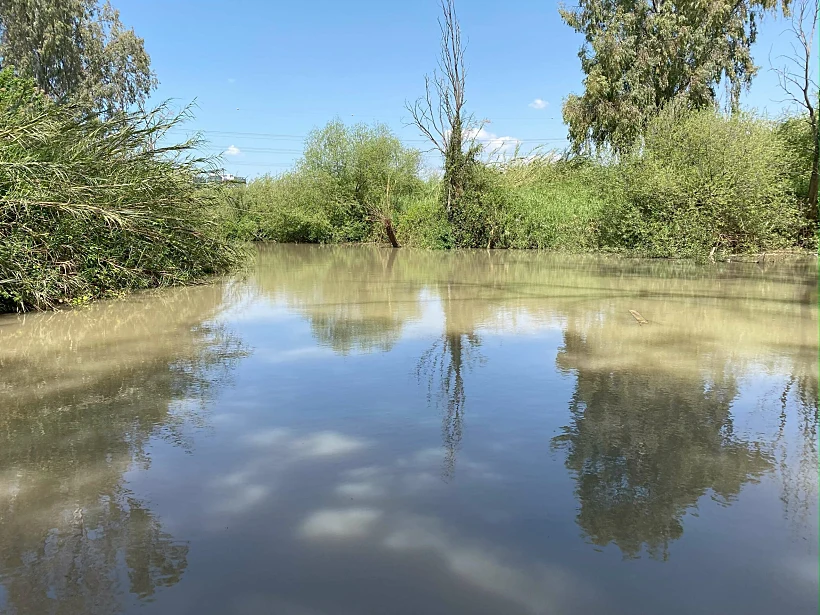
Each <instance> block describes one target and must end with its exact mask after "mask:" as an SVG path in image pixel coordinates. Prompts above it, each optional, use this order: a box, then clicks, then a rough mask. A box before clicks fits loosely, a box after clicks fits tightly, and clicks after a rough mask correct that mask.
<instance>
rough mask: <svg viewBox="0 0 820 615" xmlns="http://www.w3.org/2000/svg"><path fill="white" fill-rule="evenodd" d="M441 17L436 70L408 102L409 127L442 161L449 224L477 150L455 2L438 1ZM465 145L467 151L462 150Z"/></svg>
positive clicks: (475, 127) (463, 47)
mask: <svg viewBox="0 0 820 615" xmlns="http://www.w3.org/2000/svg"><path fill="white" fill-rule="evenodd" d="M440 1H441V10H442V16H441V17H440V18H439V20H438V22H439V27H440V28H441V49H440V53H439V59H438V68H437V69H436V70H434V71H433V75H432V76H430V75H425V76H424V92H425V95H424V96H423V97H421V98H419V99H418V100H416V101H415V102H414V103H412V104H411V103H407V104H406V107H407V110H408V111H409V112H410V115H411V117H412V124H414V125H415V126H417V127H418V129H419V130H420V131H421V134H422V135H424V136H425V137H427V138H428V139H430V141H431V142H432V143H433V146H434V148H435V149H436V150H438V151H439V152H440V153H441V155H442V157H443V158H444V186H445V192H444V201H445V206H446V209H447V215H448V217H449V218H450V220H451V221H452V219H453V213H454V209H455V208H457V207H458V202H459V200H460V198H461V197H462V195H463V194H464V188H465V171H466V167H467V165H468V164H469V163H470V162H471V161H473V160H474V159H475V157H476V155H477V154H478V152H479V151H480V148H479V147H478V146H477V145H476V142H475V137H476V135H477V133H478V130H477V128H478V125H477V123H476V122H475V120H474V119H473V117H472V116H471V115H468V114H467V113H466V112H465V109H464V105H465V97H464V84H465V74H466V71H465V67H464V51H465V46H464V45H463V44H462V42H461V28H460V27H459V23H458V18H457V16H456V8H455V0H440ZM465 145H466V150H465Z"/></svg>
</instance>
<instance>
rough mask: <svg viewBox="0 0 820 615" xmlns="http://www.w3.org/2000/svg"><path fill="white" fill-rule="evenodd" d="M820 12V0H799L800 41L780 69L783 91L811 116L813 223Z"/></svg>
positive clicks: (795, 21) (794, 22) (795, 27)
mask: <svg viewBox="0 0 820 615" xmlns="http://www.w3.org/2000/svg"><path fill="white" fill-rule="evenodd" d="M819 9H820V4H819V3H818V0H797V1H796V2H795V3H794V4H793V6H792V10H791V23H790V25H789V28H788V29H787V31H788V32H790V33H791V34H792V35H793V36H794V38H795V39H796V40H795V41H793V42H792V43H791V46H792V54H791V55H788V56H781V57H782V58H783V59H784V65H783V67H782V68H776V69H775V72H776V73H777V76H778V80H779V82H780V87H781V89H782V90H783V91H784V92H785V93H786V95H787V98H786V100H787V101H790V102H792V103H794V104H796V105H797V107H798V108H799V109H803V110H805V111H806V113H807V116H808V117H807V121H808V122H809V129H810V133H811V138H812V147H813V151H812V165H811V177H810V179H809V190H808V206H809V215H810V216H811V219H812V220H817V183H818V162H820V143H818V130H817V119H818V118H817V111H818V110H817V100H818V92H820V88H818V84H817V81H816V80H815V76H816V71H815V70H812V67H811V63H812V44H813V43H814V37H815V34H816V32H817V18H818V13H819V12H820V11H819Z"/></svg>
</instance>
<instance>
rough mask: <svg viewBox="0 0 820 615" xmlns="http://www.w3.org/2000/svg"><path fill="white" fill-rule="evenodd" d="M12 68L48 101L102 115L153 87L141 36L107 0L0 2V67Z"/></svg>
mask: <svg viewBox="0 0 820 615" xmlns="http://www.w3.org/2000/svg"><path fill="white" fill-rule="evenodd" d="M10 66H13V67H14V68H15V71H16V73H17V74H18V75H19V76H21V77H28V78H32V79H34V81H35V82H36V84H37V86H38V87H39V88H40V89H41V90H42V91H43V92H45V93H46V94H47V95H48V96H49V97H50V98H51V99H53V100H56V101H59V102H63V101H66V100H69V99H70V100H71V101H72V102H74V103H77V104H79V105H81V106H82V107H85V108H88V109H91V110H94V111H98V112H104V113H110V112H112V111H116V110H124V109H126V108H128V107H130V106H132V105H134V104H138V103H141V102H142V101H144V100H145V98H146V97H147V96H148V94H149V93H150V92H151V90H153V89H154V88H155V87H156V85H157V79H156V76H155V75H154V73H153V72H152V71H151V60H150V58H149V56H148V54H147V53H146V51H145V47H144V44H143V40H142V39H141V38H139V37H138V36H137V35H136V34H135V33H134V31H133V29H128V28H126V27H125V26H123V24H122V22H121V21H120V16H119V12H118V11H117V10H116V9H114V8H113V7H112V6H111V4H110V3H109V2H108V1H107V0H106V1H105V2H100V0H2V2H0V67H10Z"/></svg>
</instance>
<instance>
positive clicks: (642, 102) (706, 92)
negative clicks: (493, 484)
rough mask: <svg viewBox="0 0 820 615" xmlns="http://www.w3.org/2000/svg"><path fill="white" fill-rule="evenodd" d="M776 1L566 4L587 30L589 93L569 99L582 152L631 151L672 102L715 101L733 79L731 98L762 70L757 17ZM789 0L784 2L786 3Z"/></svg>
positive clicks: (569, 15)
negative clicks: (754, 52)
mask: <svg viewBox="0 0 820 615" xmlns="http://www.w3.org/2000/svg"><path fill="white" fill-rule="evenodd" d="M777 4H778V3H777V2H775V0H740V1H736V0H695V1H692V0H580V1H579V5H578V7H577V8H575V9H574V10H568V9H566V8H562V9H561V10H560V13H561V16H562V18H563V19H564V21H565V22H566V23H567V25H569V26H570V27H572V28H573V29H574V30H576V31H577V32H580V33H582V34H584V36H585V39H586V40H585V43H584V45H583V46H582V48H581V50H580V52H579V54H578V55H579V58H580V59H581V68H582V70H583V72H584V74H585V75H586V78H585V80H584V88H585V89H584V93H583V94H582V95H581V96H577V95H570V96H569V97H568V98H567V100H566V101H565V103H564V108H563V115H564V121H565V122H566V123H567V124H568V126H569V138H570V141H571V143H572V145H573V148H574V149H575V150H576V152H585V151H590V150H592V149H597V148H602V147H609V148H612V149H613V150H614V151H615V152H617V153H624V152H626V151H628V150H629V149H630V148H631V147H632V146H633V145H634V143H635V141H636V140H637V139H638V138H639V137H640V136H641V135H642V134H643V131H644V130H645V128H646V126H647V124H648V123H649V122H650V121H651V119H652V118H653V117H654V116H655V115H657V114H658V113H659V112H660V110H661V109H662V108H663V107H664V106H665V105H666V104H667V103H669V102H670V101H673V100H677V101H680V102H682V103H683V104H685V105H686V106H687V107H688V108H690V109H703V108H707V107H710V106H712V105H713V104H714V103H715V100H716V87H717V85H718V84H719V83H720V82H721V81H723V80H725V82H726V83H727V84H728V85H729V104H730V106H731V107H732V108H736V107H737V104H738V100H739V97H740V93H741V91H742V89H743V88H744V87H747V86H748V85H749V83H750V82H751V79H752V77H753V76H754V75H755V73H756V72H757V67H756V66H755V65H754V62H753V61H752V57H751V51H750V50H751V45H752V43H754V41H755V38H756V34H757V28H756V23H757V20H758V19H759V18H760V16H761V14H763V13H765V12H767V11H770V10H772V9H775V8H776V7H777ZM787 4H788V2H785V3H784V5H787Z"/></svg>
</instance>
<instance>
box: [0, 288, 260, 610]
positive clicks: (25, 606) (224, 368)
mask: <svg viewBox="0 0 820 615" xmlns="http://www.w3.org/2000/svg"><path fill="white" fill-rule="evenodd" d="M223 290H225V289H224V288H223V287H222V286H220V285H214V286H209V287H199V288H190V289H178V290H172V291H167V292H165V293H160V294H157V295H155V296H147V297H142V298H134V299H133V300H131V301H128V302H113V303H108V304H106V303H103V304H97V305H95V306H92V307H90V308H87V309H85V310H79V311H76V312H67V313H61V314H50V315H49V314H43V315H35V316H33V317H31V316H30V317H28V318H27V320H26V322H25V323H22V324H21V325H11V326H9V327H7V328H4V332H3V335H4V346H3V348H2V349H0V399H1V400H2V403H1V404H0V409H2V412H0V527H2V531H0V587H2V588H3V591H2V593H0V596H4V598H0V610H2V611H3V612H8V613H15V614H18V613H19V614H24V613H66V614H74V613H89V614H97V613H114V612H118V611H119V610H120V609H121V608H122V607H123V606H124V604H125V603H126V602H127V601H129V600H147V599H150V598H152V597H153V596H154V595H155V594H156V592H157V591H158V590H159V589H161V588H163V587H168V586H171V585H174V584H175V583H177V582H178V581H179V580H180V578H181V577H182V575H183V573H184V572H185V569H186V567H187V556H188V544H187V543H186V542H184V541H180V540H178V539H176V538H174V537H173V536H172V535H171V534H169V533H168V532H167V531H165V530H164V529H163V526H162V522H161V520H160V518H159V517H158V516H157V515H156V514H155V513H154V512H152V511H151V509H150V504H149V503H148V502H146V501H145V500H144V499H141V498H140V497H139V496H138V495H136V494H135V493H133V492H132V491H131V490H130V489H129V487H128V484H127V482H126V480H125V479H124V474H125V473H126V472H127V471H129V470H131V469H133V468H147V467H148V466H149V465H150V461H151V460H150V456H149V454H148V448H147V447H148V445H149V442H150V440H151V439H152V438H155V437H160V438H165V439H167V440H169V441H171V442H173V443H175V444H177V445H181V446H184V447H190V445H191V442H190V438H188V437H187V436H186V432H187V431H190V428H191V427H201V426H202V425H204V424H205V422H206V419H205V418H204V417H205V415H204V413H203V409H204V405H205V404H207V402H208V400H209V399H211V398H212V397H213V394H214V393H215V391H216V390H217V389H218V388H219V387H220V386H222V385H224V384H225V383H227V382H229V381H230V371H231V368H232V367H233V366H234V365H235V363H236V362H237V361H238V360H240V359H241V358H242V357H244V356H246V355H247V354H248V350H247V349H246V348H245V347H244V346H243V344H242V343H241V342H240V340H239V339H238V338H237V337H236V336H234V335H233V334H232V333H231V332H230V331H228V330H227V329H226V328H225V327H224V326H223V325H221V324H218V323H216V322H213V321H211V320H210V318H211V317H212V316H213V315H214V314H215V313H216V312H217V311H218V309H219V307H220V306H221V305H222V304H223V301H224V299H225V297H224V296H223ZM129 594H130V595H131V597H130V598H129V597H128V595H129ZM3 602H5V603H3Z"/></svg>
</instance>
